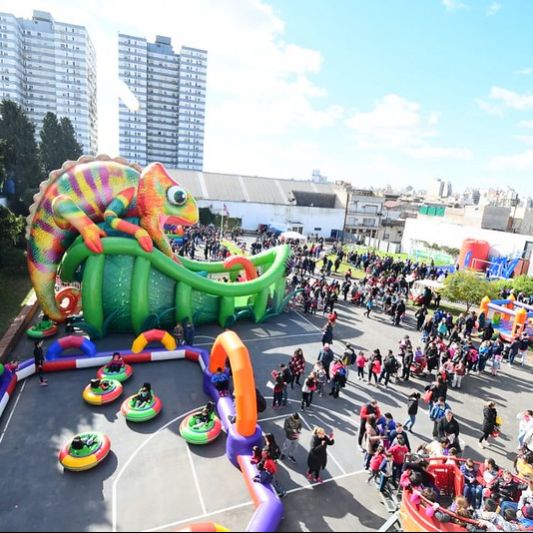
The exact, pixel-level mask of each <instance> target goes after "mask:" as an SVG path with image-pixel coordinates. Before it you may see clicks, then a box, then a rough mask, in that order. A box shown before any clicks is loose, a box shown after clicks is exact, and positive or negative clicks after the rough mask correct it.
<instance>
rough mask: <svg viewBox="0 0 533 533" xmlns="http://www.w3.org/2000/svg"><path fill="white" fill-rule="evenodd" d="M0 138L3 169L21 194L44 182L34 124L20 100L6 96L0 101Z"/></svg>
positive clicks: (17, 192)
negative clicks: (16, 100)
mask: <svg viewBox="0 0 533 533" xmlns="http://www.w3.org/2000/svg"><path fill="white" fill-rule="evenodd" d="M0 139H1V140H3V141H4V144H3V150H2V152H3V158H4V169H5V173H6V176H7V177H11V178H12V179H13V180H14V182H15V188H16V194H17V195H18V196H20V195H21V194H22V193H23V192H24V191H25V190H26V189H28V188H36V187H38V186H39V183H40V182H41V173H40V170H39V158H38V152H37V143H36V142H35V127H34V126H33V124H32V123H31V122H30V119H29V118H28V116H27V115H26V113H25V111H24V109H23V108H22V107H21V106H19V105H18V104H17V103H15V102H13V101H11V100H7V99H4V100H2V102H1V103H0Z"/></svg>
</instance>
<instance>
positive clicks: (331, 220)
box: [198, 200, 344, 237]
mask: <svg viewBox="0 0 533 533" xmlns="http://www.w3.org/2000/svg"><path fill="white" fill-rule="evenodd" d="M224 204H225V205H226V206H227V208H228V211H229V214H230V216H231V217H235V218H240V219H241V220H242V227H243V229H245V230H256V229H257V228H258V226H259V225H260V224H272V225H273V226H275V227H278V228H280V229H286V228H287V226H289V225H290V224H291V223H297V222H300V223H301V224H303V234H304V235H309V234H311V233H312V234H315V233H318V235H319V236H321V237H330V236H331V231H332V230H339V231H342V228H343V225H344V209H322V208H318V207H303V206H295V205H288V206H285V205H272V204H258V203H251V202H221V201H210V200H198V206H199V207H210V206H212V211H213V212H217V213H218V212H222V210H223V206H224ZM316 228H321V229H319V230H318V229H316Z"/></svg>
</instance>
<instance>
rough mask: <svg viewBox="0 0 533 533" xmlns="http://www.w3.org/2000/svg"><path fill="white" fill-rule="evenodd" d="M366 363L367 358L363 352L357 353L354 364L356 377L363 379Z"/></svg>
mask: <svg viewBox="0 0 533 533" xmlns="http://www.w3.org/2000/svg"><path fill="white" fill-rule="evenodd" d="M367 363H368V359H367V358H366V357H365V354H364V353H363V352H359V353H358V354H357V359H356V361H355V364H356V365H357V379H365V366H366V364H367Z"/></svg>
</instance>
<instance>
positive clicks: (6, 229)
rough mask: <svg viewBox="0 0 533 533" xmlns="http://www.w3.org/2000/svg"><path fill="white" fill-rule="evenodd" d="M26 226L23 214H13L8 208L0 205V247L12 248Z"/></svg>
mask: <svg viewBox="0 0 533 533" xmlns="http://www.w3.org/2000/svg"><path fill="white" fill-rule="evenodd" d="M25 227H26V221H25V220H24V217H23V216H20V215H15V214H14V213H12V212H11V211H10V210H9V209H7V208H5V207H2V206H0V247H1V248H2V249H5V248H12V247H13V246H15V244H17V241H18V240H19V239H20V237H21V236H22V232H23V231H24V228H25Z"/></svg>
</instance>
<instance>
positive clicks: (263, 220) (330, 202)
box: [169, 169, 346, 238]
mask: <svg viewBox="0 0 533 533" xmlns="http://www.w3.org/2000/svg"><path fill="white" fill-rule="evenodd" d="M169 173H170V175H171V176H172V177H173V178H174V179H175V180H176V181H177V182H178V183H180V184H181V185H182V186H183V187H184V188H185V189H186V190H188V191H190V193H191V194H192V195H193V196H194V197H195V198H196V200H197V202H198V206H199V207H200V208H205V207H208V208H210V209H211V211H212V212H213V213H224V214H225V216H230V217H232V218H238V219H240V220H241V227H242V228H243V229H244V230H252V231H255V230H257V229H258V227H259V226H262V225H265V226H272V227H275V228H277V229H279V230H281V231H286V230H291V231H297V232H299V233H302V234H303V235H318V236H320V237H325V238H330V237H334V238H337V237H338V236H340V235H341V233H342V228H343V224H344V216H345V212H346V209H345V207H346V193H345V192H344V191H343V190H342V189H338V188H337V187H336V186H335V185H334V184H333V183H313V182H311V181H298V180H287V179H277V178H265V177H259V176H241V175H236V174H220V173H215V172H198V171H192V170H175V169H171V170H169Z"/></svg>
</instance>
